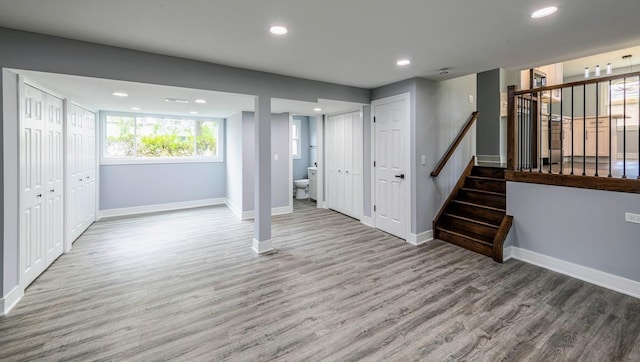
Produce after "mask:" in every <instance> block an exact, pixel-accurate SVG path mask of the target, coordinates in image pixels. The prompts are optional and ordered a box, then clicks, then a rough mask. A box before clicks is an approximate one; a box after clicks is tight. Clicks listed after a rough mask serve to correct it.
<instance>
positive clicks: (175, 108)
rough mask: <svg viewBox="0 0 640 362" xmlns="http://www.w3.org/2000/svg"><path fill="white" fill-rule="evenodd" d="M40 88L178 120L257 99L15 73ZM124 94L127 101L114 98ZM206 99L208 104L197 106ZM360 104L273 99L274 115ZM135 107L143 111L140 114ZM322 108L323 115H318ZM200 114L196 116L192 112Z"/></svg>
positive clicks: (223, 114) (220, 113)
mask: <svg viewBox="0 0 640 362" xmlns="http://www.w3.org/2000/svg"><path fill="white" fill-rule="evenodd" d="M12 71H14V72H16V73H18V74H21V75H23V76H24V77H25V78H26V79H28V80H31V81H32V82H34V83H36V84H37V85H38V86H41V87H43V88H46V90H48V91H51V92H54V93H56V94H57V95H59V96H61V97H65V98H69V99H71V100H73V101H74V102H75V103H77V104H79V105H81V106H84V107H86V108H89V109H92V110H95V111H100V110H103V111H104V110H106V111H118V112H139V113H149V114H168V115H177V116H191V117H193V116H196V117H215V118H227V117H229V116H231V115H234V114H237V113H240V112H242V111H250V112H253V110H254V97H253V96H249V95H243V94H233V93H224V92H214V91H206V90H198V89H189V88H180V87H170V86H162V85H155V84H144V83H134V82H125V81H119V80H110V79H99V78H88V77H79V76H73V75H65V74H53V73H42V72H34V71H28V70H18V69H12ZM114 92H125V93H127V94H128V95H129V96H128V97H116V96H113V93H114ZM166 98H174V99H185V100H188V101H189V103H188V104H181V103H168V102H166V101H165V99H166ZM196 99H204V100H206V101H207V103H206V104H199V103H195V102H194V101H195V100H196ZM360 106H361V105H360V104H357V103H350V102H341V101H333V100H325V99H319V100H318V102H317V103H311V102H301V101H294V100H288V99H272V100H271V110H272V112H273V113H284V112H289V113H292V114H300V115H316V114H319V113H324V114H331V113H340V112H345V111H351V110H356V109H359V107H360ZM132 107H138V108H140V110H139V111H136V110H132ZM316 107H319V108H321V109H322V112H315V111H314V108H316ZM194 111H195V112H197V114H196V115H194V114H192V113H191V112H194Z"/></svg>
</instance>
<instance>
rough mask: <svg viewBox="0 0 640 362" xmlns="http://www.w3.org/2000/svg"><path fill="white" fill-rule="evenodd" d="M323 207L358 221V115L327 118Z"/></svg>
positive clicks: (361, 199) (360, 160) (360, 180)
mask: <svg viewBox="0 0 640 362" xmlns="http://www.w3.org/2000/svg"><path fill="white" fill-rule="evenodd" d="M325 130H326V132H325V133H326V137H325V145H326V150H327V151H326V152H327V168H328V172H327V173H328V182H327V203H328V206H329V208H331V209H333V210H336V211H339V212H342V213H344V214H346V215H349V216H352V217H355V218H358V219H360V218H361V217H362V207H363V206H362V202H363V195H362V167H363V166H362V162H363V149H362V147H363V142H362V137H363V136H362V116H361V114H360V112H352V113H347V114H341V115H335V116H331V117H328V119H327V123H326V127H325Z"/></svg>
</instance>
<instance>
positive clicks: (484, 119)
mask: <svg viewBox="0 0 640 362" xmlns="http://www.w3.org/2000/svg"><path fill="white" fill-rule="evenodd" d="M501 76H502V72H501V69H493V70H489V71H486V72H482V73H478V78H477V94H478V99H477V103H478V112H480V114H479V115H478V120H477V121H476V122H477V132H478V140H477V142H478V145H477V147H478V155H483V156H491V157H497V158H498V159H499V157H500V143H501V140H500V90H501V88H502V85H503V82H502V81H501V79H502V77H501ZM467 103H468V102H467Z"/></svg>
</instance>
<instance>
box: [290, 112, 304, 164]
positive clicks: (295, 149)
mask: <svg viewBox="0 0 640 362" xmlns="http://www.w3.org/2000/svg"><path fill="white" fill-rule="evenodd" d="M300 126H301V124H300V120H299V119H293V120H292V122H291V155H292V156H293V159H295V160H299V159H301V158H302V145H301V142H300V137H301V133H302V132H301V129H300Z"/></svg>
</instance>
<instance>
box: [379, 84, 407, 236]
mask: <svg viewBox="0 0 640 362" xmlns="http://www.w3.org/2000/svg"><path fill="white" fill-rule="evenodd" d="M398 101H405V106H406V109H405V112H406V113H405V114H406V115H407V117H406V118H407V119H406V120H405V122H404V123H405V124H403V127H405V129H406V132H404V134H405V137H404V138H405V139H404V142H405V144H406V145H407V147H406V148H405V155H404V157H405V160H406V170H405V172H404V174H405V178H406V180H407V181H408V182H409V185H408V189H407V190H406V192H405V199H404V204H405V208H404V209H405V210H404V212H405V218H406V220H407V225H406V229H405V235H404V239H405V241H407V242H409V240H410V238H411V219H412V217H411V216H412V215H411V196H412V193H411V186H412V184H413V178H412V173H411V167H412V164H411V152H412V150H411V94H410V93H402V94H398V95H395V96H391V97H387V98H382V99H376V100H374V101H372V102H371V112H370V116H371V119H370V122H369V124H370V127H371V164H370V165H369V167H370V168H371V219H372V222H371V224H372V226H373V227H374V228H377V227H376V212H375V211H374V206H375V205H376V182H375V178H376V169H375V167H373V162H374V161H375V155H376V132H375V123H374V122H373V119H374V117H375V115H376V113H375V110H376V107H377V106H379V105H383V104H386V103H393V102H398Z"/></svg>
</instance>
